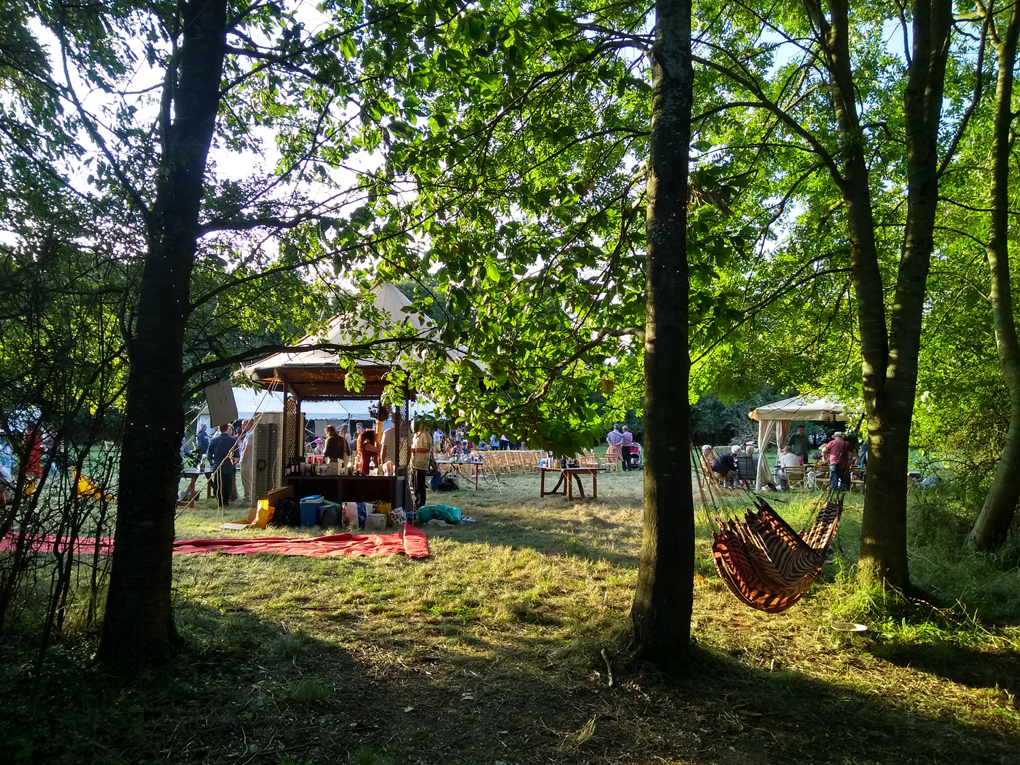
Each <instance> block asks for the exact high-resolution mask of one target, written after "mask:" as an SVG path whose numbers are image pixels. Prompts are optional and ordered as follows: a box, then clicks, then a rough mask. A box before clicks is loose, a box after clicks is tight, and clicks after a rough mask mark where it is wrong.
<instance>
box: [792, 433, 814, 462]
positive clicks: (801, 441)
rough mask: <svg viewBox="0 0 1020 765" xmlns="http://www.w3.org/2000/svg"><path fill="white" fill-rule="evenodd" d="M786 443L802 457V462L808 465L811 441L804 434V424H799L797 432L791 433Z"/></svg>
mask: <svg viewBox="0 0 1020 765" xmlns="http://www.w3.org/2000/svg"><path fill="white" fill-rule="evenodd" d="M786 445H787V446H789V447H790V451H791V452H793V453H794V454H796V455H797V456H798V457H800V464H802V465H806V464H807V463H808V454H810V452H811V443H810V442H809V441H808V437H807V436H806V435H804V426H803V425H798V426H797V432H796V433H791V434H790V437H789V438H788V439H786Z"/></svg>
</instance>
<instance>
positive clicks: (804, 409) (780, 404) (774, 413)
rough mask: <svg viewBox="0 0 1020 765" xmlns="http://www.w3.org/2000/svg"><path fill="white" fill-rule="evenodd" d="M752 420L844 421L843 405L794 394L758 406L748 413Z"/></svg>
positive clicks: (819, 398) (829, 400) (824, 399)
mask: <svg viewBox="0 0 1020 765" xmlns="http://www.w3.org/2000/svg"><path fill="white" fill-rule="evenodd" d="M748 417H750V418H751V419H752V420H758V421H759V422H761V421H763V420H807V421H827V422H833V421H840V422H845V421H846V419H847V416H846V414H845V407H844V406H843V405H842V404H841V403H839V402H838V401H833V400H832V399H828V398H821V397H816V396H794V397H793V398H785V399H783V400H782V401H776V402H775V403H774V404H765V405H764V406H759V407H758V408H757V409H755V410H754V411H752V412H750V413H749V414H748Z"/></svg>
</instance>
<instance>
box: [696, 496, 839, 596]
mask: <svg viewBox="0 0 1020 765" xmlns="http://www.w3.org/2000/svg"><path fill="white" fill-rule="evenodd" d="M755 505H756V507H757V508H758V511H757V512H751V511H750V510H748V511H747V512H746V514H745V518H744V521H742V522H740V521H732V520H728V521H722V520H720V521H718V528H719V531H714V530H713V532H712V536H713V537H714V540H713V542H712V555H713V557H714V558H715V566H716V568H717V569H718V570H719V576H721V577H722V579H723V581H724V582H726V585H727V586H728V587H729V588H730V590H731V591H732V592H733V594H734V595H736V596H737V598H738V599H740V600H741V601H743V602H744V603H746V604H747V605H749V606H751V608H756V609H758V610H759V611H765V612H767V613H770V614H774V613H778V612H779V611H785V610H786V609H787V608H789V607H790V606H792V605H793V604H794V603H796V602H797V601H798V600H800V598H801V596H802V595H803V594H804V593H805V592H807V589H808V587H810V586H811V583H812V582H814V581H815V579H817V578H818V574H819V573H820V572H821V570H822V565H823V564H824V563H825V557H826V554H827V553H828V551H829V545H831V544H832V540H833V538H834V537H835V536H836V529H837V528H838V527H839V519H840V515H841V514H842V512H843V498H842V497H839V498H831V499H829V500H828V501H827V502H826V503H825V506H824V507H823V508H822V509H821V510H820V511H819V513H818V517H817V518H816V519H815V523H814V525H813V526H812V527H811V528H810V529H808V531H807V533H804V534H798V533H797V532H795V531H794V530H793V529H792V528H791V527H790V525H789V524H788V523H787V522H786V521H784V520H783V519H782V518H781V517H780V516H779V514H778V513H777V512H776V511H775V510H773V509H772V507H771V506H770V505H769V504H768V503H767V502H766V501H765V500H764V499H761V498H757V499H755Z"/></svg>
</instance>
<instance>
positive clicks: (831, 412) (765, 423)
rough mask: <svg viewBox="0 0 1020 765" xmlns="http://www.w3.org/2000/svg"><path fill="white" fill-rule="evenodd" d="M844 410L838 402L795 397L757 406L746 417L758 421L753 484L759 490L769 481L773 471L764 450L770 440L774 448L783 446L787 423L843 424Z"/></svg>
mask: <svg viewBox="0 0 1020 765" xmlns="http://www.w3.org/2000/svg"><path fill="white" fill-rule="evenodd" d="M845 410H846V407H844V406H843V405H842V404H841V403H839V402H838V401H833V400H832V399H827V398H818V397H814V396H794V397H793V398H786V399H783V400H782V401H777V402H775V403H774V404H766V405H764V406H759V407H758V408H757V409H755V410H754V411H753V412H750V413H749V414H748V417H750V418H751V419H752V420H757V421H758V449H759V458H758V475H757V479H756V481H755V485H756V486H757V488H758V490H761V489H762V487H764V486H765V484H767V483H770V482H771V481H772V471H771V468H770V467H769V464H768V461H767V460H766V459H765V448H766V447H767V446H768V445H769V441H770V440H774V441H775V442H776V446H777V447H780V448H781V447H783V446H785V445H786V439H787V437H788V436H789V435H790V423H791V422H793V421H794V420H797V421H802V422H846V419H847V416H846V413H845Z"/></svg>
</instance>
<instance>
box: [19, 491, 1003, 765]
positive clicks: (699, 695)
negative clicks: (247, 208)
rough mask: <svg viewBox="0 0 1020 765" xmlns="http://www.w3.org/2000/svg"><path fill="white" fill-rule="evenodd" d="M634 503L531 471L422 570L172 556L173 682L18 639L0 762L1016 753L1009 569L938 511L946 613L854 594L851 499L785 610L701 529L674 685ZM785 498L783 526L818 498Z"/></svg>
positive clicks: (653, 759)
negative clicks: (649, 633)
mask: <svg viewBox="0 0 1020 765" xmlns="http://www.w3.org/2000/svg"><path fill="white" fill-rule="evenodd" d="M462 485H463V482H462ZM640 492H641V475H640V473H636V472H634V473H620V474H607V475H604V476H603V477H602V479H601V480H600V483H599V499H598V500H597V501H587V502H584V501H582V502H575V503H570V504H568V503H567V502H566V501H564V500H562V499H560V498H549V497H547V498H545V499H542V500H539V498H538V477H537V476H534V475H529V476H515V477H508V478H504V479H502V480H501V481H500V482H493V481H488V482H485V483H483V485H482V488H481V490H480V491H478V492H474V491H471V490H464V491H461V492H458V493H454V494H447V495H440V496H436V495H433V498H434V499H437V500H438V501H443V502H447V503H449V504H455V505H458V506H459V507H461V508H462V509H463V510H464V512H465V513H466V514H468V515H471V516H473V517H474V518H475V519H476V520H477V522H476V523H474V524H465V525H460V526H446V525H442V524H438V523H432V524H429V525H428V526H426V531H427V533H428V535H429V545H430V548H431V553H432V555H431V557H430V558H429V559H427V560H419V561H412V560H408V559H406V558H404V557H388V558H328V559H309V558H282V557H277V556H253V557H244V556H231V555H208V556H179V557H177V558H175V580H176V590H175V593H174V597H175V602H176V607H177V614H178V616H177V621H178V628H179V631H180V633H181V635H182V636H183V637H184V639H185V643H184V647H183V649H182V653H181V656H180V661H179V664H178V666H177V668H176V670H175V671H173V672H171V671H170V670H161V671H158V672H152V673H149V674H146V675H143V676H139V677H134V678H128V679H126V680H125V679H123V678H111V677H104V676H102V675H101V674H100V672H99V670H98V669H96V668H93V667H92V665H91V664H90V653H91V651H92V650H93V648H94V636H92V635H78V636H76V638H75V640H73V641H70V642H66V643H65V644H63V645H61V646H58V647H57V649H56V650H55V651H53V658H52V660H51V661H49V662H48V663H47V664H46V665H45V669H44V671H43V673H42V674H41V675H37V674H34V673H33V672H32V670H31V666H32V659H33V658H34V656H32V655H31V654H30V652H29V651H28V650H27V649H25V650H24V651H23V652H21V653H19V652H18V651H17V649H7V658H6V660H5V661H4V662H3V664H2V667H3V669H2V670H0V672H2V677H0V683H2V686H0V690H2V691H3V693H2V698H3V701H0V709H2V710H3V712H4V715H3V717H4V722H3V723H0V725H2V728H0V731H3V732H2V734H0V735H2V738H3V739H4V740H6V741H7V742H8V743H7V744H6V746H5V752H4V753H0V760H4V759H8V761H13V762H53V763H79V762H95V763H135V762H152V763H155V762H171V763H238V764H239V765H242V764H243V765H249V764H250V763H293V764H295V765H296V764H298V763H347V762H357V763H363V764H364V763H385V762H389V763H394V764H398V763H490V764H493V765H496V764H498V763H502V765H513V764H524V763H607V764H609V763H613V764H617V763H618V764H621V765H622V764H623V763H635V764H636V763H771V762H776V763H781V762H782V763H785V762H818V763H901V762H909V763H985V762H987V763H1011V762H1020V707H1018V702H1017V700H1016V694H1018V693H1020V654H1018V645H1020V627H1018V624H1020V569H1018V568H1017V565H1016V562H1015V561H1014V562H1010V561H1008V560H1006V559H1004V558H999V559H988V558H976V557H974V556H971V555H968V554H966V553H964V552H963V551H962V550H961V549H960V547H959V545H958V544H955V543H954V540H956V539H958V531H959V528H958V527H960V526H961V524H962V523H963V520H962V519H960V518H956V516H954V515H953V512H952V509H951V506H950V505H948V504H947V503H945V502H942V503H933V502H932V501H930V500H931V498H930V497H926V496H921V495H918V496H916V497H915V498H914V501H915V504H916V508H915V510H914V512H913V519H914V523H913V525H912V529H913V534H914V536H913V538H912V559H911V564H912V572H913V574H914V577H915V580H916V582H917V583H918V584H919V585H920V586H922V587H923V588H925V589H926V590H927V591H928V592H930V593H931V597H932V603H933V605H934V606H937V607H938V608H937V609H935V608H932V607H925V606H923V605H922V606H918V605H914V606H908V605H906V604H904V603H902V602H899V601H896V600H895V598H888V597H884V596H881V595H880V594H876V593H868V592H861V591H859V590H858V589H856V587H855V586H854V584H853V581H852V578H851V569H850V566H851V565H852V562H853V560H854V559H855V556H856V552H857V536H858V532H859V520H860V507H859V503H860V497H859V496H852V497H851V498H850V500H849V506H848V509H847V512H846V514H845V516H844V521H843V525H842V526H841V530H840V534H839V539H838V545H837V550H836V556H835V558H834V562H833V563H832V564H831V565H829V566H827V567H826V571H825V573H824V575H823V578H822V581H821V582H819V583H818V584H817V585H816V586H815V587H814V588H813V589H812V591H811V592H810V593H809V594H808V596H807V597H805V598H804V600H802V601H801V603H800V604H798V605H797V606H795V607H794V608H793V609H791V610H790V611H788V612H786V613H784V614H779V615H766V614H761V613H758V612H755V611H752V610H750V609H747V608H745V607H743V606H741V605H740V604H739V603H738V602H737V601H736V600H735V599H734V598H733V597H732V596H731V595H730V594H729V593H728V591H727V590H726V589H725V587H724V586H723V584H722V582H721V580H720V579H719V578H718V577H717V575H716V573H715V570H714V567H713V565H712V562H711V557H710V554H709V543H710V534H709V530H708V526H707V523H706V520H705V515H704V514H703V513H701V514H699V518H698V535H699V539H698V564H697V571H696V573H695V587H696V593H695V594H696V600H695V613H694V635H695V638H696V641H697V651H696V652H695V657H694V659H693V661H692V663H691V665H690V667H689V670H688V672H687V673H686V674H685V675H683V676H679V677H665V676H661V675H658V674H656V673H655V672H653V671H651V670H649V669H648V668H642V667H641V666H639V665H634V664H632V663H629V662H628V657H627V655H626V651H625V649H624V648H623V647H622V646H621V644H620V643H619V642H618V641H617V640H616V638H617V637H618V636H619V634H620V632H621V630H622V629H623V628H624V627H625V625H626V620H627V613H628V610H629V606H630V601H631V598H632V596H633V588H634V582H635V579H636V575H637V557H638V551H639V547H640V542H641V526H640V521H641V517H640V516H641V509H640V502H641V499H640ZM774 497H775V498H776V499H777V500H789V502H787V503H785V504H780V503H779V502H778V501H777V503H776V506H777V507H779V508H781V512H782V513H783V514H784V515H785V516H786V517H788V518H789V519H790V520H792V521H793V522H794V525H795V526H796V525H804V524H806V523H807V522H808V519H809V518H810V517H811V515H812V513H813V507H812V501H813V500H814V499H815V498H816V497H817V495H793V496H790V495H774ZM720 502H721V504H723V505H729V506H733V507H734V508H737V507H740V506H746V501H745V499H744V498H743V497H742V496H741V495H738V494H736V493H732V494H731V495H730V496H729V497H726V498H722V499H721V500H720ZM947 508H948V509H947ZM234 515H237V513H236V511H235V512H233V513H229V512H228V513H225V514H224V513H221V512H220V511H219V510H218V509H216V507H215V503H214V502H211V501H203V502H202V503H200V504H199V505H198V506H197V507H196V508H194V509H192V510H186V511H184V512H183V514H182V515H181V517H180V518H179V520H178V536H179V537H180V538H187V537H210V536H222V535H229V534H234V535H237V534H242V535H247V534H272V535H279V534H280V531H279V530H275V529H271V530H268V531H266V532H259V531H250V532H225V531H220V530H219V529H218V528H217V526H218V524H219V523H221V522H223V521H225V520H230V519H231V517H233V516H234ZM292 533H304V532H301V531H298V530H295V531H294V532H292ZM957 601H961V602H960V603H958V602H957ZM975 612H976V618H975ZM834 619H841V620H847V619H850V620H855V621H864V622H866V623H867V625H868V627H869V630H868V632H866V633H863V634H849V633H842V632H837V631H835V630H834V629H832V626H831V625H832V621H833V620H834ZM603 650H604V655H603ZM610 671H611V672H612V684H611V685H610ZM16 689H17V691H18V692H17V693H15V692H14V691H15V690H16Z"/></svg>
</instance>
